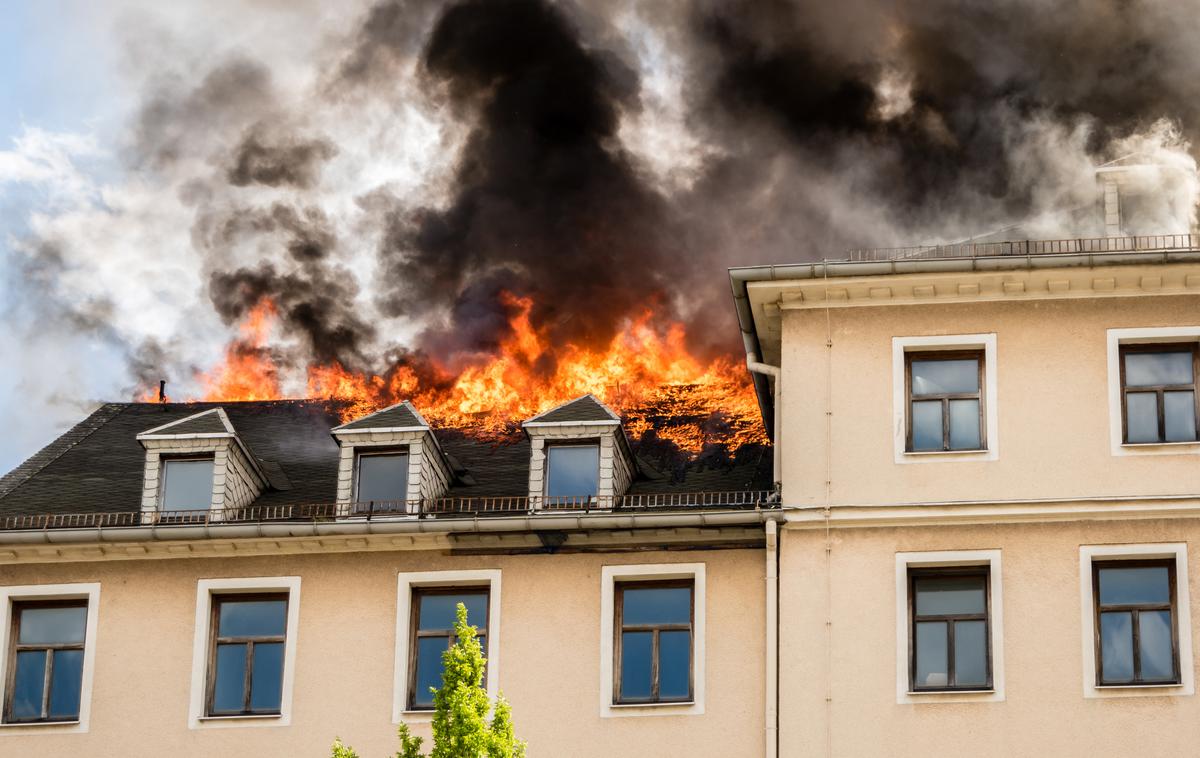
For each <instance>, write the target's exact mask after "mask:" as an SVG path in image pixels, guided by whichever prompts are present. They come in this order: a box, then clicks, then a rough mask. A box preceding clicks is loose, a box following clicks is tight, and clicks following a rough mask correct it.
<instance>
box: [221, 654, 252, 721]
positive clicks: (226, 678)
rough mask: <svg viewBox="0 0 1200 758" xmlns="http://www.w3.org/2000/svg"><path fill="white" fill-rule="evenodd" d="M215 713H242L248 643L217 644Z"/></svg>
mask: <svg viewBox="0 0 1200 758" xmlns="http://www.w3.org/2000/svg"><path fill="white" fill-rule="evenodd" d="M216 666H217V669H216V673H215V674H214V676H213V680H214V685H213V713H241V711H242V697H243V695H244V694H245V684H246V645H245V644H239V645H217V661H216Z"/></svg>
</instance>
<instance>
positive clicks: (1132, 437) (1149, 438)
mask: <svg viewBox="0 0 1200 758" xmlns="http://www.w3.org/2000/svg"><path fill="white" fill-rule="evenodd" d="M1125 426H1126V427H1127V430H1128V433H1127V435H1126V442H1160V441H1161V440H1160V439H1159V437H1158V395H1157V394H1155V393H1153V392H1130V393H1129V394H1127V395H1125Z"/></svg>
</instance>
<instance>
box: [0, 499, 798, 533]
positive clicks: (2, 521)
mask: <svg viewBox="0 0 1200 758" xmlns="http://www.w3.org/2000/svg"><path fill="white" fill-rule="evenodd" d="M779 507H780V504H779V499H778V496H777V495H776V493H775V492H774V491H773V490H741V491H732V492H672V493H660V494H632V495H616V496H611V495H610V496H597V497H553V498H551V497H445V498H437V499H434V500H388V501H373V502H367V503H313V504H287V505H250V506H246V507H242V508H225V509H218V510H213V509H203V510H186V511H119V512H113V513H36V514H22V515H11V516H0V531H21V530H34V529H36V530H42V529H107V528H114V527H144V526H163V527H172V526H209V525H217V524H262V523H281V522H294V523H302V522H321V523H334V522H339V521H344V522H354V521H370V520H377V519H395V518H406V519H407V518H437V519H443V518H445V519H452V518H477V517H479V516H524V515H537V514H540V513H610V514H635V513H651V512H664V511H689V510H705V509H717V510H748V509H756V508H759V509H770V508H779Z"/></svg>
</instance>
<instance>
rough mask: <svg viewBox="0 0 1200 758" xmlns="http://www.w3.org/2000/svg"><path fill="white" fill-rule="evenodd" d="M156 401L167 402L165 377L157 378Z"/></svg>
mask: <svg viewBox="0 0 1200 758" xmlns="http://www.w3.org/2000/svg"><path fill="white" fill-rule="evenodd" d="M158 402H160V403H165V402H167V380H166V379H159V380H158Z"/></svg>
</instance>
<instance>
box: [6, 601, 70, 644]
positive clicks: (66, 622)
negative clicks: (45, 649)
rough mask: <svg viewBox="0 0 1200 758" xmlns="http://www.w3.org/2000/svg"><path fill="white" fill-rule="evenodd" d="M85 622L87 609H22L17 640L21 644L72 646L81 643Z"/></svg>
mask: <svg viewBox="0 0 1200 758" xmlns="http://www.w3.org/2000/svg"><path fill="white" fill-rule="evenodd" d="M86 622H87V608H86V607H84V606H82V605H81V606H76V607H74V608H22V609H21V633H20V634H19V635H18V639H19V640H20V642H21V643H22V644H26V645H40V644H43V643H44V644H50V645H53V644H68V645H69V644H73V643H76V644H77V643H80V642H83V631H84V626H85V624H86Z"/></svg>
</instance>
